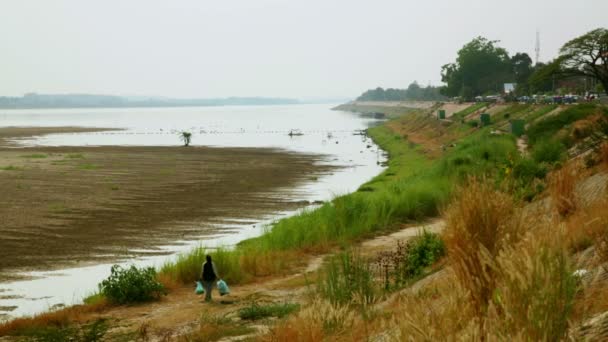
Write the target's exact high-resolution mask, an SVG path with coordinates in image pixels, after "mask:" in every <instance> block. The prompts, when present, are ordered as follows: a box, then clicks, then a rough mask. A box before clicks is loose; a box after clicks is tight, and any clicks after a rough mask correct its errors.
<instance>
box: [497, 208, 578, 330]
mask: <svg viewBox="0 0 608 342" xmlns="http://www.w3.org/2000/svg"><path fill="white" fill-rule="evenodd" d="M563 240H564V239H563V232H562V231H560V229H559V228H558V227H556V225H555V224H554V223H552V222H550V221H548V220H541V221H540V222H538V223H537V225H536V227H535V230H534V231H533V232H530V233H529V234H527V235H526V237H525V239H523V240H522V241H521V242H520V243H517V244H514V245H510V246H506V247H505V248H504V250H503V251H502V252H501V254H500V255H499V257H498V258H497V263H496V265H497V287H496V291H495V296H494V299H493V301H492V309H491V310H489V311H490V313H491V314H490V315H489V316H488V321H487V324H486V329H487V330H486V331H488V332H492V334H496V336H498V337H499V339H503V338H505V339H507V340H510V339H512V338H513V337H515V338H518V339H519V338H523V339H525V340H528V341H558V340H562V339H563V338H565V336H566V333H567V331H568V327H569V322H568V321H569V317H570V314H571V313H572V309H573V305H574V296H575V293H576V287H577V284H576V279H575V276H574V275H573V274H572V273H573V271H574V269H573V266H572V262H571V261H570V257H569V255H568V253H567V248H566V246H565V244H564V243H563Z"/></svg>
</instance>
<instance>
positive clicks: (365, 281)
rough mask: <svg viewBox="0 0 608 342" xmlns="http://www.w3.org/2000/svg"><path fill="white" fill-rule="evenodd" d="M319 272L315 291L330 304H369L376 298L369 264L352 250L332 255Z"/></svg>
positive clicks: (374, 283) (375, 288)
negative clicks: (355, 302) (354, 302)
mask: <svg viewBox="0 0 608 342" xmlns="http://www.w3.org/2000/svg"><path fill="white" fill-rule="evenodd" d="M319 273H320V274H319V279H318V284H317V292H318V293H319V295H320V296H321V297H322V298H325V299H327V300H328V301H330V302H331V303H332V304H339V305H347V304H350V303H352V302H353V301H358V303H359V304H370V303H373V302H374V301H375V300H376V299H377V292H378V291H377V287H376V286H375V285H376V282H375V281H374V275H373V273H372V268H371V265H370V263H369V262H368V261H367V260H365V259H363V258H362V257H361V256H360V255H358V254H357V253H355V252H353V251H350V250H348V251H345V252H342V253H340V254H338V255H336V256H334V257H333V258H331V259H330V261H329V263H328V264H327V265H326V266H325V267H323V268H322V269H321V271H320V272H319Z"/></svg>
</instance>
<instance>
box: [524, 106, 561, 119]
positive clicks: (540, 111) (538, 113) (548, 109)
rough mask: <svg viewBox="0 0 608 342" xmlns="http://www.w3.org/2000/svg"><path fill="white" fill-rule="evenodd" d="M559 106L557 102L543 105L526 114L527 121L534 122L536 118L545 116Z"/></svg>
mask: <svg viewBox="0 0 608 342" xmlns="http://www.w3.org/2000/svg"><path fill="white" fill-rule="evenodd" d="M557 107H558V105H555V104H552V105H543V106H541V107H540V108H538V109H536V110H535V111H533V112H531V113H530V114H528V115H526V116H525V120H526V123H530V122H534V121H535V120H536V119H538V118H540V117H542V116H544V115H545V114H548V113H550V112H552V111H553V110H555V109H556V108H557Z"/></svg>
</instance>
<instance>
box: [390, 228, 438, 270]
mask: <svg viewBox="0 0 608 342" xmlns="http://www.w3.org/2000/svg"><path fill="white" fill-rule="evenodd" d="M444 255H445V244H444V243H443V240H441V238H440V237H439V235H437V234H434V233H431V232H428V231H426V230H424V231H423V232H422V234H421V235H419V236H417V237H416V238H414V239H413V240H411V241H410V242H409V243H408V245H407V253H406V256H405V259H404V260H403V261H404V262H403V265H402V269H401V272H402V273H404V274H405V275H406V276H408V277H414V276H418V275H420V274H422V272H423V271H424V269H425V268H427V267H429V266H431V265H432V264H433V263H435V261H437V260H438V259H439V258H441V257H442V256H444Z"/></svg>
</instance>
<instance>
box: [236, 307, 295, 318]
mask: <svg viewBox="0 0 608 342" xmlns="http://www.w3.org/2000/svg"><path fill="white" fill-rule="evenodd" d="M299 309H300V305H299V304H294V303H283V304H277V303H273V304H266V305H259V304H257V303H253V304H251V305H249V306H247V307H244V308H242V309H240V310H239V311H238V315H239V317H240V318H241V319H246V320H253V321H254V320H258V319H263V318H268V317H277V318H283V317H285V316H287V315H289V314H291V313H292V312H294V311H297V310H299Z"/></svg>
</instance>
